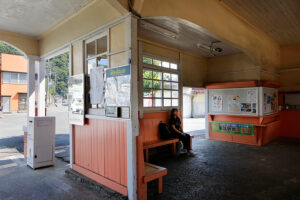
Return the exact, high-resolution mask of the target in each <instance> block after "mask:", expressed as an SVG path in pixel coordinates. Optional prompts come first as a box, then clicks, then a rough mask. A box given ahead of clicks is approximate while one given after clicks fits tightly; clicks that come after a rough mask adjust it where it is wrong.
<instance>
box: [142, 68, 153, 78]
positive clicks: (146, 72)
mask: <svg viewBox="0 0 300 200" xmlns="http://www.w3.org/2000/svg"><path fill="white" fill-rule="evenodd" d="M143 78H148V79H152V71H150V70H143Z"/></svg>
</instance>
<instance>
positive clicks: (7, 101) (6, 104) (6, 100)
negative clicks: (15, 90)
mask: <svg viewBox="0 0 300 200" xmlns="http://www.w3.org/2000/svg"><path fill="white" fill-rule="evenodd" d="M2 100H3V112H6V113H7V112H10V97H2Z"/></svg>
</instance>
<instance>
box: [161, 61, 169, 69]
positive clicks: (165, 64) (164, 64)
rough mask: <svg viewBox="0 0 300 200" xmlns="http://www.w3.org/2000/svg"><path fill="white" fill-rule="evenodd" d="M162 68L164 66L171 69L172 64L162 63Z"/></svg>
mask: <svg viewBox="0 0 300 200" xmlns="http://www.w3.org/2000/svg"><path fill="white" fill-rule="evenodd" d="M162 66H163V67H164V68H170V63H169V62H165V61H163V62H162Z"/></svg>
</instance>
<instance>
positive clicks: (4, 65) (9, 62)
mask: <svg viewBox="0 0 300 200" xmlns="http://www.w3.org/2000/svg"><path fill="white" fill-rule="evenodd" d="M1 71H10V72H25V73H27V60H26V59H25V58H24V56H19V55H11V54H6V53H2V54H1Z"/></svg>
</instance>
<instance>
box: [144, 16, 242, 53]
mask: <svg viewBox="0 0 300 200" xmlns="http://www.w3.org/2000/svg"><path fill="white" fill-rule="evenodd" d="M144 22H146V23H145V24H144ZM138 36H139V37H140V38H143V39H146V40H150V41H154V42H157V43H160V44H163V45H166V46H169V47H172V48H176V49H180V50H183V51H187V52H191V53H194V54H197V55H200V56H204V57H214V55H212V54H211V51H210V49H209V47H210V46H211V43H212V42H213V43H214V44H213V48H221V49H222V52H220V53H218V52H214V54H215V56H225V55H232V54H237V53H241V51H240V50H238V49H236V48H235V47H233V46H232V45H230V44H229V43H226V42H223V41H220V40H218V39H216V37H215V36H213V35H212V34H211V33H209V32H208V31H207V30H206V29H203V28H201V27H199V26H197V25H195V24H193V23H191V22H188V21H185V20H183V19H177V18H171V17H154V18H147V19H143V20H139V32H138ZM173 36H174V38H172V37H173ZM203 46H204V47H203Z"/></svg>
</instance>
